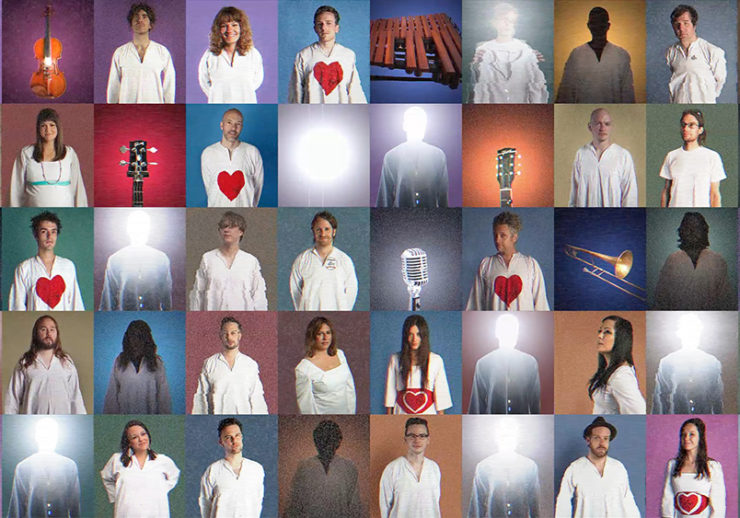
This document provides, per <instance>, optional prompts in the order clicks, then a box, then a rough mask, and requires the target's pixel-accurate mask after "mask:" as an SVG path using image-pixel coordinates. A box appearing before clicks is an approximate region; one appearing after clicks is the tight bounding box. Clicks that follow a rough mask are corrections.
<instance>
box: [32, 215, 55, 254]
mask: <svg viewBox="0 0 740 518" xmlns="http://www.w3.org/2000/svg"><path fill="white" fill-rule="evenodd" d="M58 234H59V230H58V229H57V224H56V223H54V222H53V221H42V222H41V223H40V224H39V228H38V230H37V231H36V243H38V245H39V251H42V250H45V251H49V252H53V251H54V247H55V246H56V244H57V235H58Z"/></svg>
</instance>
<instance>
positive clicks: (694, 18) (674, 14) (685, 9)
mask: <svg viewBox="0 0 740 518" xmlns="http://www.w3.org/2000/svg"><path fill="white" fill-rule="evenodd" d="M683 13H689V16H690V17H691V24H692V25H693V26H694V27H696V22H698V21H699V13H698V12H696V9H694V8H693V7H692V6H690V5H686V4H681V5H677V6H676V8H675V9H674V10H673V11H671V25H673V24H674V23H675V21H676V19H677V18H678V17H679V16H681V15H682V14H683Z"/></svg>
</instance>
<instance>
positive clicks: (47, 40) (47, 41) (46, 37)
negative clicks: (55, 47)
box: [44, 10, 51, 59]
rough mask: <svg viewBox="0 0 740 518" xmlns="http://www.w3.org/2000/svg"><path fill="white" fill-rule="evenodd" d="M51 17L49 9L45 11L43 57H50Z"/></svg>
mask: <svg viewBox="0 0 740 518" xmlns="http://www.w3.org/2000/svg"><path fill="white" fill-rule="evenodd" d="M50 18H51V12H50V10H47V11H46V34H45V35H44V58H45V59H51V29H50V28H49V26H50V22H49V19H50Z"/></svg>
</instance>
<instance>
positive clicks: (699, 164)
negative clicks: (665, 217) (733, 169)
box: [660, 146, 727, 207]
mask: <svg viewBox="0 0 740 518" xmlns="http://www.w3.org/2000/svg"><path fill="white" fill-rule="evenodd" d="M660 177H661V178H665V179H666V180H672V183H671V200H670V203H669V204H668V206H669V207H709V206H710V205H711V200H710V197H709V193H710V191H711V184H713V183H715V182H719V181H721V180H724V179H725V178H727V175H726V174H725V168H724V166H723V165H722V157H720V156H719V153H717V152H716V151H712V150H711V149H709V148H706V147H704V146H699V147H697V148H694V149H692V150H691V151H686V150H684V148H683V147H680V148H678V149H674V150H673V151H670V152H669V153H668V154H667V155H666V156H665V160H663V165H662V166H661V168H660Z"/></svg>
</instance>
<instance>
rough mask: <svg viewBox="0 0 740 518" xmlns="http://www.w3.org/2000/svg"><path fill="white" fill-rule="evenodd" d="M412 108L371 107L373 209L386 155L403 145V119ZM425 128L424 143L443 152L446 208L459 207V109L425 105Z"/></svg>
mask: <svg viewBox="0 0 740 518" xmlns="http://www.w3.org/2000/svg"><path fill="white" fill-rule="evenodd" d="M411 106H416V105H412V104H374V105H371V106H370V134H371V136H372V139H371V140H370V200H369V204H370V206H371V207H375V205H376V202H377V200H378V190H379V189H380V176H381V173H382V170H383V158H385V154H386V153H387V152H388V151H390V150H391V149H393V148H394V147H396V146H397V145H399V144H401V143H403V142H406V133H405V132H404V131H403V116H404V113H405V112H406V110H408V109H409V108H410V107H411ZM422 106H423V110H424V111H425V112H426V114H427V127H426V135H425V136H424V142H426V143H427V144H431V145H432V146H436V147H438V148H440V149H441V150H442V151H444V154H445V156H446V158H447V174H448V177H449V185H450V188H449V192H448V200H447V202H448V205H449V206H450V207H459V206H460V205H462V149H461V146H460V133H461V132H462V120H461V118H460V106H459V105H455V104H424V105H422Z"/></svg>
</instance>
